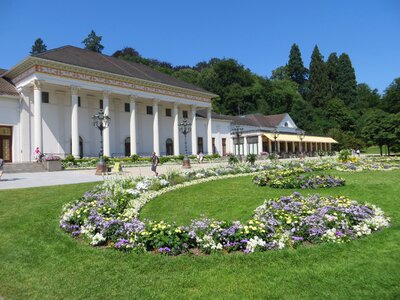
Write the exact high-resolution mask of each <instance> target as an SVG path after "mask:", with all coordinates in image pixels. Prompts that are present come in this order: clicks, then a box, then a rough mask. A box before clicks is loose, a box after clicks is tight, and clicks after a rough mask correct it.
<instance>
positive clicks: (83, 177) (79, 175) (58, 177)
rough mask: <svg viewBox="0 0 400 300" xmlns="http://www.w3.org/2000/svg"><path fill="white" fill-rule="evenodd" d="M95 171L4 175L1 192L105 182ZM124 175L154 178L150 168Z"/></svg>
mask: <svg viewBox="0 0 400 300" xmlns="http://www.w3.org/2000/svg"><path fill="white" fill-rule="evenodd" d="M218 165H227V163H226V162H224V163H204V164H192V169H201V168H210V167H215V166H218ZM157 170H158V172H159V173H160V174H163V173H165V172H168V171H170V170H182V166H181V165H180V164H179V165H178V164H175V165H171V164H165V165H161V166H159V167H158V168H157ZM94 173H95V170H94V169H91V170H65V171H59V172H39V173H4V174H3V176H2V177H1V179H0V190H4V189H18V188H29V187H39V186H51V185H61V184H74V183H82V182H96V181H103V180H104V178H105V177H106V176H105V177H103V176H98V175H94ZM124 173H126V174H130V175H132V176H153V175H154V173H153V172H152V171H151V170H150V165H149V166H136V167H127V168H124Z"/></svg>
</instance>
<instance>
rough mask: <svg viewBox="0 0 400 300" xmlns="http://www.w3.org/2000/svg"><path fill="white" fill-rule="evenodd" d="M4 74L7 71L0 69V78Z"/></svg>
mask: <svg viewBox="0 0 400 300" xmlns="http://www.w3.org/2000/svg"><path fill="white" fill-rule="evenodd" d="M5 72H7V70H6V69H2V68H0V76H1V75H2V74H4V73H5Z"/></svg>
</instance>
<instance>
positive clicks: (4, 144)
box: [0, 126, 12, 162]
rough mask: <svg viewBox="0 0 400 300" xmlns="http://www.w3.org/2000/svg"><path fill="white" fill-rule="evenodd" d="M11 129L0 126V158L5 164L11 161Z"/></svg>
mask: <svg viewBox="0 0 400 300" xmlns="http://www.w3.org/2000/svg"><path fill="white" fill-rule="evenodd" d="M11 153H12V127H10V126H0V158H2V159H3V160H4V161H5V162H11V161H12V156H11Z"/></svg>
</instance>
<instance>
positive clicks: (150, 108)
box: [146, 106, 153, 115]
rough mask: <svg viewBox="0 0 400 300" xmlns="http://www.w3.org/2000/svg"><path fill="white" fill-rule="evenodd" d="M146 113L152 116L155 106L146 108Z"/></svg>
mask: <svg viewBox="0 0 400 300" xmlns="http://www.w3.org/2000/svg"><path fill="white" fill-rule="evenodd" d="M146 112H147V114H148V115H152V114H153V106H146Z"/></svg>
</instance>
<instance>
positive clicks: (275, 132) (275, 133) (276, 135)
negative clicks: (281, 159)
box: [272, 129, 279, 155]
mask: <svg viewBox="0 0 400 300" xmlns="http://www.w3.org/2000/svg"><path fill="white" fill-rule="evenodd" d="M272 136H273V137H274V140H275V155H278V148H277V146H276V145H277V143H276V140H277V138H278V137H279V131H278V129H275V130H274V131H272Z"/></svg>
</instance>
